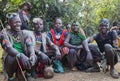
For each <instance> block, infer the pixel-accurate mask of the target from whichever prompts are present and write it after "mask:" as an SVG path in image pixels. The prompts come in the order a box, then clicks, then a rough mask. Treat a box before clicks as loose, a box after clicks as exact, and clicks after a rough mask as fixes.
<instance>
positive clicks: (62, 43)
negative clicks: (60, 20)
mask: <svg viewBox="0 0 120 81" xmlns="http://www.w3.org/2000/svg"><path fill="white" fill-rule="evenodd" d="M50 31H51V34H52V38H53V42H54V44H56V45H58V46H62V45H64V35H65V33H66V32H67V30H63V31H62V35H61V36H60V40H59V41H58V42H57V41H56V36H55V32H54V29H51V30H50Z"/></svg>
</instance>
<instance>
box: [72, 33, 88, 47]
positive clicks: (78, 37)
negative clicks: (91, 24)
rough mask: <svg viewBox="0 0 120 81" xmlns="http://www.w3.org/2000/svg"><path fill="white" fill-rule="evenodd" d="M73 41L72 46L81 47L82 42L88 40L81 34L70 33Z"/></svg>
mask: <svg viewBox="0 0 120 81" xmlns="http://www.w3.org/2000/svg"><path fill="white" fill-rule="evenodd" d="M70 36H71V39H70V44H72V45H77V46H78V45H81V43H82V41H83V40H85V39H86V37H85V36H83V35H81V34H80V33H73V32H71V33H70Z"/></svg>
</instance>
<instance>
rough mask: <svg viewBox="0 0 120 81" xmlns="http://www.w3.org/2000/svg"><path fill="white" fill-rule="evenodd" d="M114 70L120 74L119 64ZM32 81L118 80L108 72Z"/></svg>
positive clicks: (66, 75)
mask: <svg viewBox="0 0 120 81" xmlns="http://www.w3.org/2000/svg"><path fill="white" fill-rule="evenodd" d="M116 70H117V71H119V72H120V63H118V64H117V65H116ZM0 81H4V80H3V75H2V74H0ZM34 81H120V78H119V79H113V78H112V77H111V76H110V74H109V72H108V73H106V74H104V73H103V72H102V71H101V72H98V73H85V72H80V71H76V72H72V71H68V72H65V73H63V74H60V73H57V74H55V76H54V77H53V78H52V79H44V78H38V79H35V80H34Z"/></svg>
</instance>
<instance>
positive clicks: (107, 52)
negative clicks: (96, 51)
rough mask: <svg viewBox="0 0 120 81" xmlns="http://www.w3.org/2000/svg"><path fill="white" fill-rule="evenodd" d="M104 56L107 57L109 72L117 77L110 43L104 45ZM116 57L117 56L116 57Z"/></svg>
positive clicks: (113, 53)
mask: <svg viewBox="0 0 120 81" xmlns="http://www.w3.org/2000/svg"><path fill="white" fill-rule="evenodd" d="M105 57H106V59H107V64H108V65H110V74H111V76H112V77H113V78H119V74H118V72H117V71H116V70H115V68H114V65H115V64H116V63H117V61H115V57H116V55H115V52H114V51H113V48H112V46H111V45H110V44H106V45H105ZM116 59H117V58H116Z"/></svg>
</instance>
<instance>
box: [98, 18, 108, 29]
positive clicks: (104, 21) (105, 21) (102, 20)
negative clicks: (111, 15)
mask: <svg viewBox="0 0 120 81" xmlns="http://www.w3.org/2000/svg"><path fill="white" fill-rule="evenodd" d="M99 24H100V25H101V24H105V25H107V26H108V27H109V25H110V22H109V20H108V19H107V18H103V19H101V20H100V22H99Z"/></svg>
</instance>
